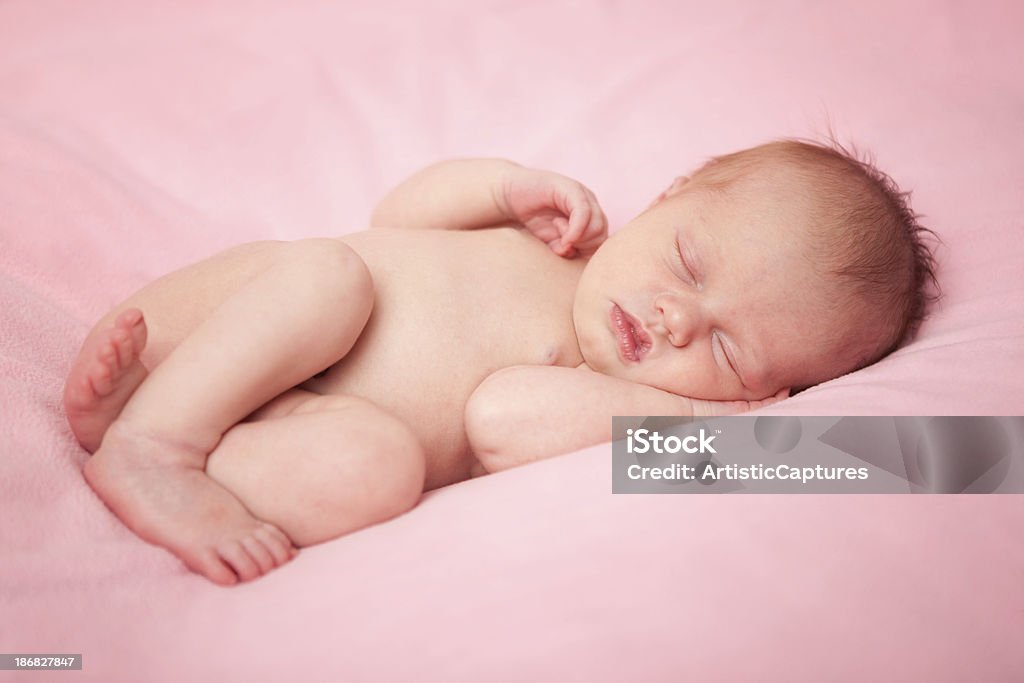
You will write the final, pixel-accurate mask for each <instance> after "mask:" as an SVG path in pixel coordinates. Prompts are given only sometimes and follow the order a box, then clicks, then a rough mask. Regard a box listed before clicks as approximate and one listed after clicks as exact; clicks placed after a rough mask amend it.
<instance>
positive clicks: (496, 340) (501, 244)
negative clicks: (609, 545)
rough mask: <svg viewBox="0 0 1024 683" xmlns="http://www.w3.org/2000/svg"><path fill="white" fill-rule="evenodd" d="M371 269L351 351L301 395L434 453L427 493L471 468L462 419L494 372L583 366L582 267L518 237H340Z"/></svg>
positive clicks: (508, 232)
mask: <svg viewBox="0 0 1024 683" xmlns="http://www.w3.org/2000/svg"><path fill="white" fill-rule="evenodd" d="M341 239H342V240H343V241H344V242H345V243H347V244H348V245H350V246H351V247H352V248H353V249H354V250H355V251H356V252H357V253H358V254H359V255H360V256H361V257H362V258H363V260H364V261H365V262H366V264H367V266H368V267H369V269H370V272H371V273H372V275H373V281H374V289H375V299H374V309H373V312H372V314H371V316H370V320H369V322H368V323H367V325H366V328H365V329H364V330H363V333H362V335H361V336H360V338H359V341H358V342H357V343H356V345H355V347H354V348H353V349H352V350H351V351H350V352H349V354H348V355H347V356H346V357H345V358H344V359H342V360H341V361H340V362H338V363H337V364H335V365H334V366H332V367H331V368H330V369H329V370H328V371H327V373H326V374H325V375H323V376H320V377H317V378H314V379H312V380H309V381H308V382H306V383H305V384H303V385H302V386H303V388H306V389H310V390H312V391H316V392H319V393H324V394H352V395H355V396H360V397H362V398H366V399H369V400H371V401H373V402H374V403H376V404H377V405H378V406H380V407H381V408H384V409H385V410H388V411H390V412H391V413H392V414H394V415H395V416H396V417H398V418H400V419H402V420H404V421H405V422H406V424H408V425H409V427H410V428H411V429H412V430H413V432H414V433H415V434H416V435H417V436H418V437H419V439H420V442H421V443H422V444H423V447H424V449H425V450H426V453H427V481H426V488H427V489H432V488H436V487H438V486H443V485H445V484H449V483H452V482H455V481H459V480H461V479H464V478H466V477H467V476H468V474H469V469H470V466H471V465H472V463H473V459H472V457H471V454H470V453H469V447H468V443H467V440H466V435H465V429H464V426H463V410H464V408H465V405H466V400H467V399H468V398H469V395H470V394H471V393H472V392H473V390H474V389H475V388H476V387H477V385H479V384H480V382H481V381H483V379H484V378H486V377H487V375H489V374H490V373H492V372H495V371H496V370H499V369H501V368H504V367H508V366H511V365H563V366H575V365H578V364H579V363H581V362H582V358H581V356H580V354H579V346H578V344H577V341H576V334H575V331H574V329H573V323H572V302H573V296H574V293H575V288H576V282H577V280H578V278H579V274H580V272H581V271H582V269H583V265H584V263H585V262H584V261H583V260H582V259H574V260H566V259H563V258H560V257H558V256H556V255H554V254H553V253H552V252H551V251H550V250H549V249H548V248H547V246H546V245H544V244H543V243H541V242H540V241H538V240H537V239H536V238H534V237H532V236H530V235H528V234H526V233H524V232H521V231H518V230H515V229H512V228H502V229H491V230H476V231H457V232H456V231H436V230H390V229H374V230H370V231H366V232H361V233H356V234H353V235H346V236H345V237H343V238H341Z"/></svg>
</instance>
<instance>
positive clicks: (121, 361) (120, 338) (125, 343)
mask: <svg viewBox="0 0 1024 683" xmlns="http://www.w3.org/2000/svg"><path fill="white" fill-rule="evenodd" d="M110 341H111V343H112V344H113V345H114V349H115V350H116V352H117V356H116V357H117V366H116V367H117V369H118V370H124V369H125V368H127V367H128V366H129V365H131V364H132V361H134V360H135V345H134V344H133V343H132V335H131V332H129V331H128V330H121V329H118V330H114V331H113V332H111V334H110Z"/></svg>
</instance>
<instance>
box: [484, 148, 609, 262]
mask: <svg viewBox="0 0 1024 683" xmlns="http://www.w3.org/2000/svg"><path fill="white" fill-rule="evenodd" d="M495 201H496V202H497V204H498V208H499V209H500V210H501V212H502V214H503V215H504V216H505V217H506V218H508V219H509V220H513V221H515V222H517V223H521V224H522V225H523V226H524V227H525V228H526V229H527V230H529V231H530V233H532V234H533V235H534V236H535V237H536V238H537V239H539V240H541V241H542V242H544V243H545V244H547V245H548V246H549V247H550V248H551V251H553V252H555V253H556V254H558V255H559V256H563V257H565V258H572V257H574V256H575V255H576V254H577V253H578V252H582V253H591V252H593V251H594V250H596V249H597V248H598V247H599V246H600V245H601V243H602V242H604V240H605V238H607V237H608V221H607V220H606V219H605V217H604V212H603V211H602V210H601V205H600V204H598V203H597V197H595V196H594V193H593V192H591V191H590V190H589V189H587V188H586V187H585V186H584V185H583V184H582V183H579V182H577V181H575V180H573V179H572V178H567V177H566V176H564V175H560V174H558V173H553V172H551V171H541V170H537V169H532V168H524V167H522V166H517V167H515V168H513V169H511V171H510V172H509V173H508V175H506V177H505V179H504V181H503V182H502V184H501V187H500V191H499V192H498V195H497V196H496V197H495Z"/></svg>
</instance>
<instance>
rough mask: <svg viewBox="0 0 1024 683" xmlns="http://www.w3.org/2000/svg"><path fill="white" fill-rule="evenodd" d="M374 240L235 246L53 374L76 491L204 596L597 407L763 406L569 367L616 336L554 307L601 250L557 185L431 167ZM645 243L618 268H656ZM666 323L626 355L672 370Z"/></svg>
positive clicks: (675, 338)
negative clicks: (62, 385) (83, 454)
mask: <svg viewBox="0 0 1024 683" xmlns="http://www.w3.org/2000/svg"><path fill="white" fill-rule="evenodd" d="M374 225H375V226H379V227H388V226H391V227H398V228H400V229H390V230H389V229H374V230H370V231H366V232H362V233H355V234H352V235H348V236H345V237H344V238H341V239H337V240H335V239H309V240H299V241H296V242H291V243H284V242H262V243H252V244H248V245H242V246H240V247H237V248H235V249H231V250H228V251H226V252H223V253H221V254H218V255H215V256H214V257H211V258H210V259H207V260H206V261H202V262H199V263H197V264H193V265H191V266H188V267H186V268H183V269H181V270H179V271H176V272H174V273H171V274H169V275H167V276H165V277H163V278H161V279H159V280H157V281H155V282H153V283H151V284H150V285H147V286H146V287H145V288H143V289H142V290H140V291H139V292H137V293H136V294H134V295H132V296H131V297H129V298H128V299H127V300H126V301H125V302H123V303H122V304H121V305H119V306H118V307H116V308H115V309H114V310H113V311H111V312H110V313H108V314H107V316H105V317H104V318H103V319H102V320H101V321H100V322H99V323H98V324H97V325H96V327H95V328H94V329H93V331H92V332H91V333H90V335H89V337H88V338H87V339H86V341H85V343H84V344H83V347H82V351H81V354H80V356H79V358H78V360H77V361H76V363H75V365H74V367H73V369H72V371H71V373H70V376H69V378H68V382H67V385H66V390H65V408H66V410H67V414H68V419H69V422H70V423H71V427H72V431H73V432H74V434H75V435H76V437H77V438H78V439H79V441H80V442H81V443H82V445H83V446H84V447H85V448H86V449H87V450H90V451H92V452H93V456H92V458H91V459H90V460H89V461H88V462H87V463H86V466H85V471H84V473H85V477H86V479H87V481H88V482H89V484H90V485H91V486H92V487H93V489H94V490H95V491H96V493H97V494H98V495H99V497H100V498H101V499H102V500H103V501H104V502H105V503H106V504H107V505H108V507H109V508H110V509H111V510H112V511H113V512H114V514H116V515H117V516H118V517H119V518H120V519H121V520H122V521H123V522H124V523H125V524H126V525H127V526H128V527H129V528H130V529H132V530H133V531H135V532H136V533H137V534H138V535H139V536H140V537H142V538H143V539H145V540H147V541H150V542H152V543H154V544H157V545H160V546H163V547H165V548H167V549H168V550H170V551H171V552H173V553H174V554H175V555H177V556H178V557H180V558H181V559H182V561H183V562H184V563H185V564H186V566H188V567H189V568H190V569H192V570H193V571H195V572H197V573H200V574H202V575H204V576H206V577H207V578H209V579H210V580H212V581H214V582H216V583H219V584H223V585H230V584H233V583H237V582H238V581H246V580H251V579H253V578H256V577H258V576H261V575H263V574H265V573H266V572H268V571H271V570H272V569H274V568H276V567H279V566H280V565H281V564H283V563H285V562H287V561H288V560H290V559H291V558H292V557H293V556H294V554H295V552H296V547H302V546H306V545H311V544H314V543H320V542H323V541H326V540H329V539H332V538H336V537H338V536H340V535H343V534H346V533H349V532H352V531H355V530H357V529H361V528H364V527H366V526H369V525H372V524H375V523H379V522H382V521H384V520H387V519H390V518H391V517H394V516H396V515H398V514H401V513H403V512H405V511H407V510H409V509H410V508H412V507H413V506H414V505H415V504H416V502H417V501H418V500H419V497H420V495H421V494H422V492H423V491H424V490H429V489H433V488H436V487H439V486H444V485H447V484H451V483H454V482H457V481H462V480H464V479H467V478H469V477H470V476H476V475H479V474H482V473H484V472H493V471H497V470H499V469H504V468H506V467H512V466H515V465H517V464H522V463H525V462H529V461H530V460H532V459H536V458H537V457H548V456H550V455H555V454H556V452H566V451H570V450H575V449H578V448H582V447H585V446H588V445H591V444H596V443H601V442H602V441H607V440H609V438H610V433H609V432H610V419H609V416H610V415H612V414H623V415H629V414H632V415H639V414H649V415H659V414H680V415H687V414H695V415H697V414H700V415H709V414H724V413H731V412H740V411H742V410H746V409H750V408H751V407H758V406H760V405H764V404H765V403H766V402H770V401H772V400H776V399H777V398H778V397H779V396H781V395H782V393H781V392H780V393H777V394H776V393H775V392H776V391H777V390H778V387H772V388H771V389H770V390H769V389H768V388H767V387H766V388H765V390H764V392H763V395H760V398H756V397H753V396H751V397H739V396H737V397H732V398H744V399H745V400H740V401H735V400H726V399H728V398H729V397H728V396H724V395H723V396H715V397H710V396H709V397H707V398H714V399H721V400H694V399H691V398H688V397H687V396H685V395H682V394H681V392H682V390H683V389H685V388H686V387H685V386H684V385H680V387H679V391H680V393H672V392H670V391H666V390H664V389H661V388H656V387H653V386H647V385H643V384H638V383H635V382H631V381H627V380H626V379H623V378H621V377H617V376H612V375H611V374H607V375H606V374H600V373H596V372H593V371H592V370H591V369H590V368H589V367H588V366H587V364H586V363H585V362H584V361H585V358H584V354H583V352H582V351H581V346H580V339H579V338H578V336H577V332H578V330H579V329H584V330H585V331H586V332H587V336H588V343H589V345H590V347H589V348H593V349H597V348H598V347H597V346H594V345H595V344H598V345H600V346H601V351H602V352H609V353H611V354H615V353H620V354H621V353H622V344H623V343H624V342H623V341H622V334H623V333H622V331H621V330H618V331H616V330H615V329H614V327H613V326H611V325H610V322H609V318H608V314H607V310H606V309H605V308H602V307H601V306H603V305H604V304H601V305H600V306H598V307H597V308H595V309H594V313H593V314H592V313H591V312H590V309H589V308H588V309H587V310H586V311H585V315H584V316H580V315H576V314H575V313H576V312H575V311H574V304H575V303H576V302H577V298H578V294H579V291H580V290H579V289H578V285H579V283H580V282H581V276H582V275H583V273H584V270H585V269H586V268H588V265H589V263H590V261H591V256H592V255H593V254H594V251H595V249H597V248H598V247H599V246H601V244H602V242H603V241H604V239H605V237H606V236H607V225H606V223H605V221H604V216H603V214H602V213H601V211H600V207H599V206H598V205H597V202H596V199H594V197H593V194H592V193H590V192H589V190H587V189H586V188H584V187H583V186H582V185H580V184H579V183H577V182H576V181H572V180H571V179H568V178H565V177H564V176H559V175H557V174H553V173H549V172H545V171H536V170H533V169H524V168H522V167H519V166H517V165H514V164H510V162H502V161H499V160H471V161H455V162H448V163H444V164H439V165H437V166H436V167H431V168H428V169H425V170H424V171H423V172H421V173H419V174H416V175H414V176H413V177H412V178H410V179H409V180H408V181H406V182H405V183H403V184H402V185H400V186H399V187H398V188H396V189H395V190H394V191H393V192H392V193H391V194H390V195H388V196H387V197H386V198H385V199H384V200H383V201H382V202H381V204H380V205H379V206H378V208H377V210H376V211H375V213H374ZM445 228H447V229H445ZM477 228H500V229H493V230H487V229H484V230H477ZM659 248H660V247H659ZM645 249H646V247H643V248H642V250H641V251H639V252H637V253H636V254H635V256H637V257H638V258H641V259H643V258H646V259H647V260H648V261H649V263H647V264H646V265H647V266H650V268H644V267H637V268H636V270H635V271H634V272H636V273H638V274H639V273H643V272H647V270H651V269H653V268H656V267H663V266H662V265H660V264H662V261H663V259H662V255H661V254H660V252H658V253H654V252H651V253H650V254H649V255H647V256H645V254H647V253H648V252H647V251H644V250H645ZM641 265H643V264H641ZM630 282H632V281H630ZM666 286H667V287H676V286H679V285H677V284H676V283H674V282H668V284H667V285H666ZM587 292H589V293H590V294H594V292H593V291H592V290H587ZM600 296H603V295H599V297H600ZM598 300H599V299H598ZM657 310H659V311H660V310H663V309H662V308H659V309H657ZM581 325H583V327H582V328H581V327H580V326H581ZM706 331H710V328H708V329H707V330H704V329H697V328H694V330H693V333H694V334H693V335H692V336H693V338H694V339H697V337H698V336H699V335H703V334H705V332H706ZM682 332H683V331H682V330H680V329H679V328H675V329H674V330H672V334H671V335H670V334H669V333H668V332H664V333H663V331H662V330H661V328H660V327H659V326H657V325H652V326H651V327H650V329H649V331H648V333H647V334H648V335H651V336H653V343H654V347H653V348H654V349H655V351H656V352H657V353H655V351H652V352H650V354H649V355H648V357H647V358H648V359H645V360H644V361H643V363H644V364H646V363H651V362H653V360H649V359H654V358H655V357H656V356H657V357H658V358H668V357H670V356H671V357H675V356H676V355H679V354H684V353H685V354H686V356H685V357H687V358H688V357H689V356H690V355H692V353H694V352H692V351H690V350H688V349H689V345H685V346H684V345H682V344H678V342H679V340H681V339H683V337H684V336H686V338H687V339H689V338H690V336H691V335H690V334H689V333H687V334H686V335H683V334H682ZM700 343H701V345H702V346H701V348H703V344H704V343H705V342H704V341H701V342H700ZM617 350H618V351H617ZM623 362H624V363H625V365H624V367H630V368H631V367H632V366H633V364H635V363H636V362H637V361H636V360H635V359H633V360H630V359H628V358H627V359H625V360H624V361H623ZM659 362H660V361H659ZM644 367H646V365H644ZM723 367H724V366H723ZM612 370H613V371H614V372H616V373H618V372H619V371H618V370H617V369H616V368H612ZM620 374H621V373H620ZM682 377H683V379H684V380H685V378H686V375H683V376H682ZM489 378H491V379H492V380H493V381H485V380H489ZM723 386H724V385H723ZM773 394H774V396H773ZM523 396H527V398H526V400H523V398H522V397H523ZM510 397H515V398H514V399H513V398H510ZM510 400H514V402H515V403H516V405H517V406H519V405H521V406H527V407H528V406H535V407H542V408H541V410H542V411H543V413H544V414H543V415H536V414H530V413H529V411H525V412H524V410H523V409H522V408H518V409H517V410H510V409H509V408H510V407H511V406H509V405H507V404H508V402H509V401H510ZM505 416H510V418H511V421H509V420H506V418H505ZM539 418H546V419H548V423H549V426H550V427H551V429H550V430H545V429H540V428H537V425H538V424H540V422H538V419H539ZM506 422H507V424H506ZM495 437H500V438H495Z"/></svg>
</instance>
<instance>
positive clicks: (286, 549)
mask: <svg viewBox="0 0 1024 683" xmlns="http://www.w3.org/2000/svg"><path fill="white" fill-rule="evenodd" d="M253 536H254V537H256V539H257V540H259V541H260V542H261V543H262V544H263V547H265V548H266V549H267V550H268V551H269V552H270V554H271V555H272V556H273V558H274V563H275V566H278V567H279V566H281V565H282V564H284V563H285V562H287V561H288V560H290V559H292V558H293V557H295V555H296V554H297V553H298V552H299V551H298V550H297V549H296V548H295V546H293V545H292V542H291V541H290V540H288V537H287V536H286V535H285V534H284V532H283V531H281V530H280V529H278V528H277V527H276V526H274V525H272V524H267V523H264V524H263V526H261V527H260V528H259V529H257V530H256V531H254V532H253Z"/></svg>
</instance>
